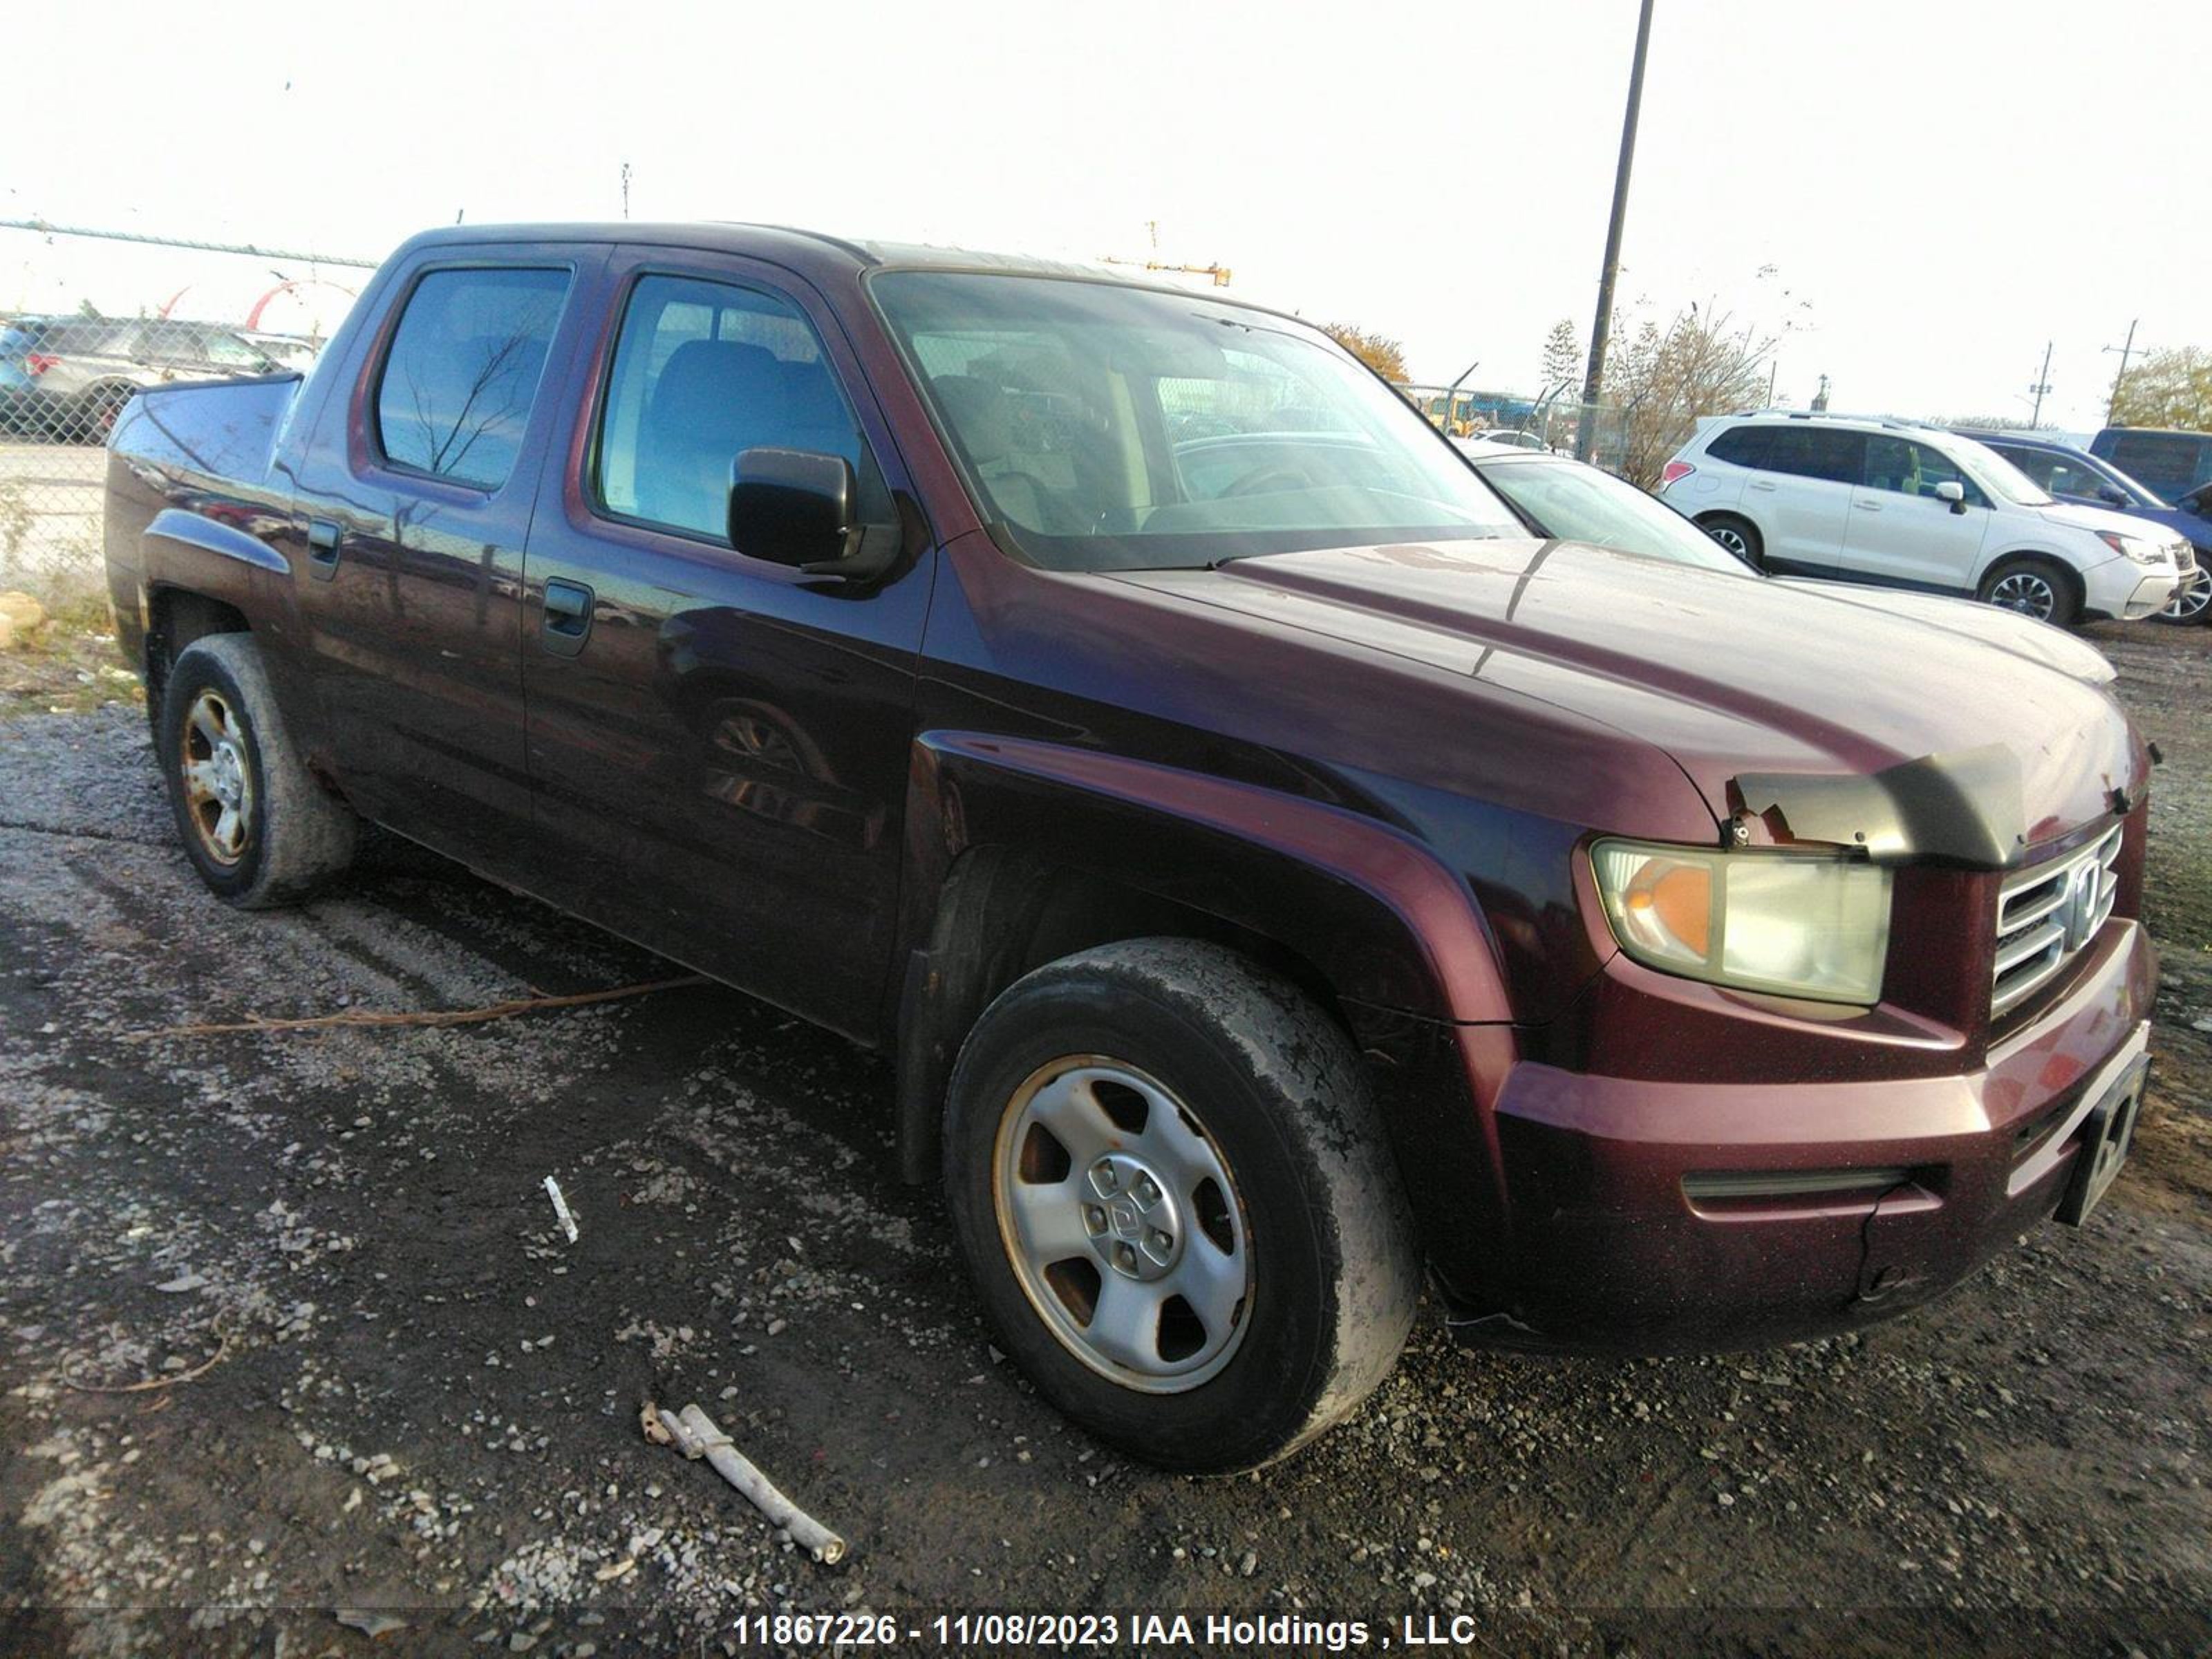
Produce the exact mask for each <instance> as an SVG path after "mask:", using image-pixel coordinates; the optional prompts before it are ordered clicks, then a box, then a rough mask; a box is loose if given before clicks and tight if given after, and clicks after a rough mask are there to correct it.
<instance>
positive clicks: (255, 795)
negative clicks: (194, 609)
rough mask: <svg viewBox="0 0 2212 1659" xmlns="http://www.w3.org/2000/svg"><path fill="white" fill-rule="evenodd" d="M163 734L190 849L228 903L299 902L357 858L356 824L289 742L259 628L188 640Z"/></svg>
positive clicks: (167, 692)
mask: <svg viewBox="0 0 2212 1659" xmlns="http://www.w3.org/2000/svg"><path fill="white" fill-rule="evenodd" d="M156 742H157V747H156V750H155V752H156V753H157V754H159V755H160V756H161V769H162V772H163V775H164V777H165V779H166V781H167V784H168V786H169V800H170V804H171V805H172V806H173V808H174V809H175V811H176V816H177V830H178V834H179V836H180V837H181V839H182V840H183V842H184V844H185V854H186V856H188V857H189V858H190V859H191V861H192V867H193V868H194V869H196V870H197V871H198V872H199V874H200V879H201V880H202V881H204V882H205V883H206V884H208V886H209V887H210V888H211V889H213V890H215V891H216V893H217V894H219V895H221V896H222V897H223V898H225V899H227V900H228V901H229V902H231V903H233V904H235V905H238V906H239V907H240V908H244V909H249V910H253V909H263V908H268V907H270V906H272V905H278V904H288V903H291V902H295V901H296V900H299V899H301V898H305V897H306V896H307V895H308V894H309V893H311V892H312V891H313V890H314V889H315V888H316V887H317V886H318V885H319V884H321V883H322V882H324V881H325V880H326V879H327V878H330V877H331V876H333V875H335V874H337V872H339V871H341V870H343V869H344V868H345V866H347V865H348V864H349V863H351V862H352V860H353V850H354V840H355V836H356V833H357V830H358V820H357V819H356V817H354V815H353V812H352V810H351V809H350V808H349V807H348V806H347V805H345V803H344V802H343V801H341V800H339V799H337V797H336V796H334V795H332V794H331V793H330V792H329V791H328V790H326V789H325V788H324V787H323V786H322V785H321V783H320V782H319V781H317V779H316V778H315V776H314V775H313V774H312V773H311V772H309V771H308V770H307V763H306V762H305V761H303V760H302V759H301V757H300V754H299V751H298V750H296V749H295V747H294V746H293V744H292V740H291V737H290V734H289V732H287V731H286V730H285V727H284V720H283V715H282V714H280V713H279V712H278V710H277V708H276V697H275V696H274V695H273V694H272V693H271V691H270V686H269V677H268V675H267V673H266V672H265V671H264V669H263V667H262V664H261V653H260V649H259V647H258V646H256V645H255V643H254V640H253V636H252V635H251V634H213V635H209V636H208V637H206V638H205V639H202V640H197V641H194V642H193V643H192V644H191V645H190V646H188V647H185V650H184V652H183V653H181V654H180V655H179V657H178V658H177V660H176V661H175V662H174V663H173V664H172V665H170V668H169V672H168V677H167V680H166V682H165V683H164V684H163V686H162V689H161V720H160V726H159V730H158V732H157V733H156Z"/></svg>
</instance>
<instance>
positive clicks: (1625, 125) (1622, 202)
mask: <svg viewBox="0 0 2212 1659" xmlns="http://www.w3.org/2000/svg"><path fill="white" fill-rule="evenodd" d="M1650 45H1651V0H1644V4H1643V6H1642V8H1641V9H1639V10H1638V13H1637V18H1636V58H1635V62H1634V65H1633V67H1632V68H1631V69H1630V70H1629V72H1628V112H1627V114H1626V116H1625V117H1624V118H1622V120H1621V123H1620V166H1619V167H1616V168H1615V169H1614V171H1613V220H1612V222H1611V223H1610V224H1608V225H1607V227H1606V232H1605V266H1604V269H1603V270H1601V271H1600V272H1599V273H1598V279H1597V320H1596V321H1595V322H1594V323H1592V324H1591V325H1590V351H1589V374H1588V375H1587V376H1586V377H1585V378H1584V380H1583V417H1582V423H1581V425H1580V427H1579V428H1577V431H1576V434H1575V458H1576V459H1577V460H1583V461H1587V460H1588V459H1589V458H1590V452H1591V450H1593V449H1594V448H1595V447H1596V443H1597V400H1598V397H1599V394H1600V393H1601V392H1604V390H1605V348H1606V340H1607V336H1608V335H1610V334H1611V333H1612V331H1613V283H1614V281H1615V279H1616V278H1618V277H1619V276H1620V232H1621V227H1622V225H1623V223H1624V222H1626V219H1627V217H1628V175H1629V172H1630V169H1632V167H1634V166H1635V165H1636V118H1637V116H1638V114H1639V113H1640V112H1642V109H1643V106H1644V53H1645V52H1646V51H1647V50H1648V49H1649V48H1650Z"/></svg>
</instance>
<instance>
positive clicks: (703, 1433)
mask: <svg viewBox="0 0 2212 1659" xmlns="http://www.w3.org/2000/svg"><path fill="white" fill-rule="evenodd" d="M638 1418H639V1422H640V1424H641V1425H642V1426H643V1428H644V1430H645V1433H646V1437H647V1439H649V1440H652V1441H654V1442H656V1443H660V1442H663V1441H665V1443H669V1444H671V1445H673V1446H674V1447H675V1448H676V1449H677V1450H678V1451H680V1452H682V1453H683V1454H684V1456H686V1457H689V1458H691V1459H694V1460H695V1461H696V1459H699V1458H702V1457H703V1458H705V1459H706V1460H707V1462H709V1463H711V1464H712V1465H714V1472H715V1473H716V1474H719V1475H720V1476H721V1477H722V1479H723V1480H726V1481H728V1482H729V1483H730V1484H731V1485H732V1486H735V1487H736V1488H737V1489H738V1492H740V1493H742V1494H743V1495H744V1498H745V1501H746V1502H747V1503H749V1504H751V1505H752V1506H753V1507H754V1508H755V1509H757V1510H759V1511H760V1512H761V1513H762V1514H763V1515H764V1516H767V1517H768V1521H769V1525H770V1526H773V1527H775V1528H780V1529H781V1530H782V1531H784V1532H787V1533H789V1534H791V1538H792V1541H793V1543H795V1544H798V1545H799V1547H801V1548H803V1549H805V1550H806V1551H808V1552H809V1553H811V1554H812V1556H813V1557H814V1559H816V1560H817V1561H819V1562H822V1563H823V1565H828V1566H835V1565H836V1564H837V1563H838V1562H840V1561H842V1560H843V1559H845V1548H846V1546H845V1541H844V1540H843V1539H842V1538H840V1537H839V1536H838V1535H837V1534H836V1533H834V1532H832V1531H830V1530H829V1528H827V1527H825V1526H823V1524H822V1523H821V1522H819V1521H817V1520H816V1519H815V1518H814V1517H813V1516H811V1515H809V1514H807V1513H806V1511H805V1510H802V1509H800V1508H799V1505H798V1504H794V1503H793V1502H792V1501H791V1499H790V1498H787V1497H785V1496H784V1494H783V1493H782V1492H780V1491H778V1490H777V1488H776V1485H775V1482H774V1481H772V1480H769V1478H768V1477H767V1476H766V1475H764V1474H762V1473H761V1472H760V1471H759V1470H758V1469H757V1468H754V1467H753V1465H752V1463H751V1462H750V1461H749V1460H748V1459H747V1458H746V1457H745V1455H744V1453H742V1452H740V1451H739V1450H738V1449H737V1448H736V1447H735V1446H733V1445H732V1444H731V1443H730V1437H729V1436H727V1435H726V1434H724V1433H723V1432H722V1431H721V1430H720V1429H719V1428H717V1427H716V1426H715V1425H714V1419H713V1418H711V1417H709V1416H708V1415H707V1413H705V1412H703V1411H702V1410H700V1409H699V1407H697V1406H696V1405H691V1406H686V1407H684V1410H683V1411H682V1413H669V1412H664V1411H658V1410H656V1409H655V1408H654V1407H653V1405H652V1403H651V1402H650V1401H648V1402H647V1405H646V1407H645V1409H644V1410H643V1411H642V1412H641V1413H639V1414H638Z"/></svg>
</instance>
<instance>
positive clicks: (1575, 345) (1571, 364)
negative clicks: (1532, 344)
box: [1544, 317, 1583, 391]
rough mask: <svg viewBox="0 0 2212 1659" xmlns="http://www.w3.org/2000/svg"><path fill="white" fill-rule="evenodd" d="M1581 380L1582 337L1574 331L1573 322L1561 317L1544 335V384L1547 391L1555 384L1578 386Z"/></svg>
mask: <svg viewBox="0 0 2212 1659" xmlns="http://www.w3.org/2000/svg"><path fill="white" fill-rule="evenodd" d="M1582 380H1583V343H1582V337H1581V336H1580V335H1578V334H1577V333H1576V332H1575V325H1574V324H1573V323H1572V322H1571V321H1570V320H1569V319H1566V318H1565V317H1562V318H1560V319H1559V321H1558V322H1556V323H1553V325H1552V331H1551V332H1550V333H1549V334H1547V335H1546V336H1545V337H1544V386H1545V389H1546V390H1547V391H1548V390H1550V389H1551V388H1552V387H1553V386H1580V385H1581V384H1582Z"/></svg>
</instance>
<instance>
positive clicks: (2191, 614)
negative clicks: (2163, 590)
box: [2158, 565, 2212, 628]
mask: <svg viewBox="0 0 2212 1659" xmlns="http://www.w3.org/2000/svg"><path fill="white" fill-rule="evenodd" d="M2207 611H2212V570H2208V569H2206V568H2203V566H2201V565H2200V566H2199V567H2198V568H2197V570H2196V571H2195V572H2194V573H2193V574H2191V576H2190V579H2189V580H2187V581H2186V582H2185V583H2183V584H2182V585H2181V586H2179V587H2177V588H2176V589H2174V591H2173V597H2172V599H2168V600H2167V601H2166V609H2165V610H2163V611H2160V612H2159V613H2158V619H2159V621H2160V622H2162V623H2173V624H2174V625H2176V626H2177V627H2182V628H2186V627H2189V626H2191V624H2193V623H2201V622H2203V620H2204V617H2205V613H2206V612H2207Z"/></svg>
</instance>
